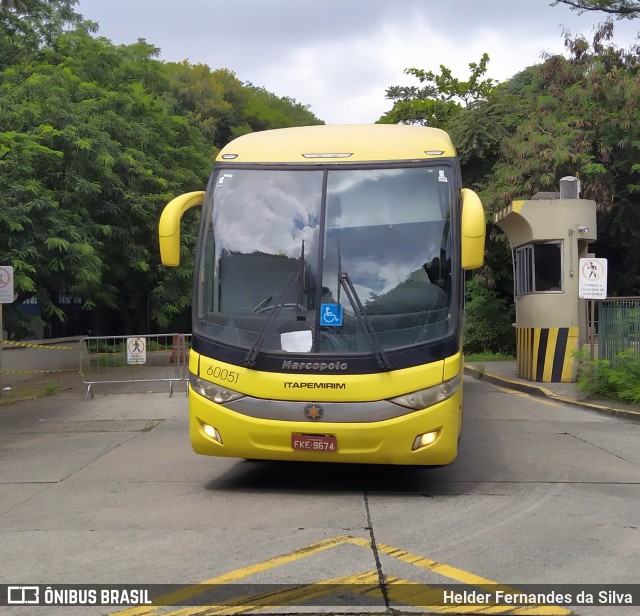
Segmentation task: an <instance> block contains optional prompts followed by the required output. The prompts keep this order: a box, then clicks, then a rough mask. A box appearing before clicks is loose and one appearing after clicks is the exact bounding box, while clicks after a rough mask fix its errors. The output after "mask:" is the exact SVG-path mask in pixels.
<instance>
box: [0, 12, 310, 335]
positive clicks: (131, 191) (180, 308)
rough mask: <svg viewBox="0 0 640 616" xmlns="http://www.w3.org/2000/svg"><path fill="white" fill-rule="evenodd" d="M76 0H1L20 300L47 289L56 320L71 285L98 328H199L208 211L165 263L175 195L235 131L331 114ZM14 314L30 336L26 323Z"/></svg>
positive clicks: (0, 247) (9, 219)
mask: <svg viewBox="0 0 640 616" xmlns="http://www.w3.org/2000/svg"><path fill="white" fill-rule="evenodd" d="M75 3H76V2H75V0H70V1H68V2H67V0H51V1H48V2H41V1H38V0H19V1H17V0H16V1H15V2H13V1H12V2H8V1H3V2H2V3H1V4H0V61H2V65H0V194H2V197H3V204H2V208H0V225H1V226H2V228H3V229H6V232H5V233H3V234H1V235H0V254H2V255H3V260H4V262H6V263H10V264H11V265H13V267H14V276H15V288H16V292H17V293H18V300H17V303H20V302H22V301H24V300H25V299H28V298H31V297H33V296H35V297H36V298H37V303H38V306H39V308H40V312H41V316H42V318H43V320H44V321H45V322H47V323H51V322H52V321H56V320H64V319H65V317H66V313H65V309H64V306H62V305H61V304H60V297H61V296H65V297H71V298H74V301H76V300H79V301H80V302H81V305H82V307H83V309H84V310H85V311H88V313H89V314H91V315H92V324H91V325H89V326H88V327H87V329H91V330H92V331H93V332H94V333H100V332H105V333H106V332H107V331H108V333H119V331H121V330H122V329H125V328H126V331H138V332H140V331H146V328H147V327H148V325H149V323H148V319H149V318H152V319H153V321H154V322H155V323H156V326H154V329H156V327H170V326H171V325H172V324H174V323H180V326H181V328H183V329H184V330H185V331H188V330H189V327H190V323H189V313H190V306H191V279H192V271H193V257H194V252H195V243H196V235H197V228H198V216H199V213H198V212H197V211H196V210H192V211H191V212H189V213H188V214H187V216H185V218H184V220H183V222H182V239H183V244H182V262H181V266H180V267H179V268H164V267H162V266H161V265H160V260H159V254H158V245H157V225H158V220H159V217H160V212H161V210H162V208H163V206H164V205H165V204H166V203H167V202H168V201H169V200H170V199H172V198H173V197H175V196H177V195H179V194H181V193H183V192H187V191H192V190H201V189H203V188H204V187H205V185H206V182H207V177H208V175H209V172H210V169H211V165H212V161H213V158H214V155H215V153H216V152H217V150H218V149H219V148H220V147H222V146H224V145H226V143H227V142H228V141H229V140H230V139H232V138H233V137H234V136H236V135H238V134H242V133H243V132H249V131H252V130H262V129H265V128H278V127H281V126H290V125H292V124H296V123H297V124H313V123H319V122H320V121H319V120H318V119H317V118H316V117H315V116H314V115H313V114H312V113H310V112H309V111H308V109H307V108H306V107H304V106H303V105H300V104H299V103H297V102H296V101H294V100H292V99H288V98H279V97H276V96H275V95H273V94H271V93H269V92H267V91H266V90H264V89H262V88H255V87H253V86H251V85H244V84H242V83H241V82H240V81H239V80H238V79H237V77H236V76H235V75H234V74H233V73H232V72H231V71H227V70H225V69H221V70H217V71H212V70H211V69H210V68H209V67H207V66H206V65H196V66H193V65H190V64H188V63H187V62H183V63H181V64H164V63H162V62H159V61H158V60H157V59H156V56H157V54H158V52H159V50H158V49H157V48H156V47H154V46H153V45H150V44H148V43H146V42H145V41H144V40H140V41H138V42H137V43H135V44H133V45H119V46H116V45H113V44H112V43H111V42H110V41H108V40H106V39H104V38H94V37H92V36H91V31H92V29H93V25H92V24H89V23H85V22H82V20H81V16H79V15H77V14H76V13H74V12H73V11H72V10H71V8H70V7H71V6H73V5H74V4H75ZM72 24H76V25H77V26H78V27H76V28H75V29H71V30H69V27H70V25H72ZM63 26H65V27H66V28H67V30H68V31H66V32H63ZM9 39H11V40H9ZM2 54H5V55H2ZM9 56H10V58H9ZM14 316H15V317H16V318H15V319H13V321H15V322H13V321H12V334H13V335H14V336H16V337H20V336H22V335H24V334H25V333H26V332H27V331H28V327H27V325H26V323H23V322H22V321H21V320H20V319H19V318H18V316H19V315H17V314H16V315H14ZM105 327H106V328H107V329H106V331H105ZM85 331H86V330H83V331H82V333H85Z"/></svg>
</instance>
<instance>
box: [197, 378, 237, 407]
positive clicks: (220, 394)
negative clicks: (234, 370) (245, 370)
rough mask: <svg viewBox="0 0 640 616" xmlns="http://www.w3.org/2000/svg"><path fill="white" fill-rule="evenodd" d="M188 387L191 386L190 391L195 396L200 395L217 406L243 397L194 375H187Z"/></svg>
mask: <svg viewBox="0 0 640 616" xmlns="http://www.w3.org/2000/svg"><path fill="white" fill-rule="evenodd" d="M189 385H191V389H193V391H195V392H196V393H197V394H200V395H201V396H204V397H205V398H207V400H212V401H213V402H216V403H218V404H224V403H225V402H231V401H232V400H237V399H238V398H242V397H243V396H244V394H241V393H239V392H237V391H234V390H233V389H229V388H228V387H223V386H222V385H217V384H216V383H212V382H211V381H205V380H204V379H201V378H200V377H198V376H196V375H195V374H189Z"/></svg>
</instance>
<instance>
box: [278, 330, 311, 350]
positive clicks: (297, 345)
mask: <svg viewBox="0 0 640 616" xmlns="http://www.w3.org/2000/svg"><path fill="white" fill-rule="evenodd" d="M312 345H313V337H312V336H311V330H309V329H306V330H304V331H300V332H285V333H284V334H280V346H281V347H282V350H283V351H287V352H288V353H308V352H309V351H310V350H311V346H312Z"/></svg>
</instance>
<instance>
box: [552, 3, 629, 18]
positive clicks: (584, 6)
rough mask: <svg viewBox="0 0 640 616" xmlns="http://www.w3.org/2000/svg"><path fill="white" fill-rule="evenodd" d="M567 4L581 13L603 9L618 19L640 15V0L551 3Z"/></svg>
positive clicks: (555, 4) (554, 4)
mask: <svg viewBox="0 0 640 616" xmlns="http://www.w3.org/2000/svg"><path fill="white" fill-rule="evenodd" d="M558 4H566V5H568V6H569V7H571V9H572V10H577V11H579V12H580V13H584V12H585V11H602V12H604V13H608V14H609V15H615V16H616V18H617V19H625V18H626V19H633V18H634V17H638V16H640V2H638V0H554V1H553V2H552V3H551V5H552V6H557V5H558Z"/></svg>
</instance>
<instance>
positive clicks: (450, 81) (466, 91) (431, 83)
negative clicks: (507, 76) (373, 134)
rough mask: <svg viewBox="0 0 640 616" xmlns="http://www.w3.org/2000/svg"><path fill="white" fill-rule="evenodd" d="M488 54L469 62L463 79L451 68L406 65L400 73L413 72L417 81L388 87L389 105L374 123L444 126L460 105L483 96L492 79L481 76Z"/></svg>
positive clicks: (490, 88) (488, 88)
mask: <svg viewBox="0 0 640 616" xmlns="http://www.w3.org/2000/svg"><path fill="white" fill-rule="evenodd" d="M488 62H489V56H488V55H487V54H486V53H485V54H483V55H482V58H481V59H480V62H478V63H476V62H471V63H470V64H469V69H470V71H471V74H470V76H469V79H467V80H466V81H460V80H459V79H457V78H456V77H454V76H453V74H452V71H451V70H450V69H448V68H447V67H446V66H443V65H440V73H439V74H436V73H434V72H433V71H425V70H423V69H418V68H408V69H406V70H405V71H404V72H405V74H407V75H413V76H414V77H416V78H417V79H418V81H419V82H420V83H421V84H425V85H423V86H422V87H420V88H418V87H416V86H391V87H390V88H388V89H387V92H386V97H387V98H388V99H390V100H393V101H394V103H393V107H392V108H391V110H390V111H388V112H387V113H385V114H384V115H383V116H382V117H381V118H380V119H379V120H378V122H380V123H382V124H397V123H400V122H401V123H408V124H422V125H424V126H434V127H437V128H444V129H446V128H447V127H448V126H449V125H451V124H452V123H453V122H454V120H455V118H457V117H458V113H459V111H460V110H461V109H462V108H469V107H471V106H472V105H473V104H474V103H476V102H477V101H480V100H483V99H485V98H486V97H487V96H488V95H489V93H490V92H491V90H492V89H493V87H494V86H495V82H494V81H493V80H492V79H490V78H489V79H482V77H483V76H484V74H485V73H486V71H487V64H488Z"/></svg>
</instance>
